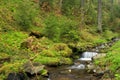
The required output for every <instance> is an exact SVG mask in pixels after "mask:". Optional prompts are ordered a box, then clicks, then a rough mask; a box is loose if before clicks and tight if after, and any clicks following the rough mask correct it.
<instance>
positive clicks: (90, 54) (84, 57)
mask: <svg viewBox="0 0 120 80" xmlns="http://www.w3.org/2000/svg"><path fill="white" fill-rule="evenodd" d="M97 54H98V53H96V52H84V53H83V54H82V56H81V58H79V59H78V61H79V62H77V63H74V65H73V66H71V67H69V69H85V68H86V64H84V63H83V64H82V62H85V61H92V57H94V56H96V55H97Z"/></svg>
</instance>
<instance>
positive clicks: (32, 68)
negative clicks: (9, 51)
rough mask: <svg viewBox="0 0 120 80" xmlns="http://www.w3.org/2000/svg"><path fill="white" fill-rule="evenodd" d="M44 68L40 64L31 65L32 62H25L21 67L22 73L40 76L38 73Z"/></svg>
mask: <svg viewBox="0 0 120 80" xmlns="http://www.w3.org/2000/svg"><path fill="white" fill-rule="evenodd" d="M44 67H45V66H44V65H42V64H40V63H32V62H27V63H25V64H24V65H23V69H24V71H25V72H26V73H29V74H31V75H34V74H40V71H42V70H43V69H44Z"/></svg>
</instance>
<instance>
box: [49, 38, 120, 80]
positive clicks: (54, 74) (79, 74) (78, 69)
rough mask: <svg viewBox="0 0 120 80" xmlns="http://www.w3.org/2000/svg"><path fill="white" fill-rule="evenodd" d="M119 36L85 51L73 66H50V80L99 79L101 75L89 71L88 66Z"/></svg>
mask: <svg viewBox="0 0 120 80" xmlns="http://www.w3.org/2000/svg"><path fill="white" fill-rule="evenodd" d="M118 40H120V39H119V38H112V39H111V41H110V42H108V43H103V44H101V45H99V46H96V47H94V48H93V49H91V50H88V51H86V52H83V53H82V55H80V56H81V57H80V58H79V59H77V60H75V61H74V64H73V65H71V66H60V67H56V68H48V70H49V72H50V76H49V78H48V80H99V79H100V78H99V77H96V76H94V75H93V73H88V72H87V71H86V67H87V64H88V63H91V62H92V58H93V57H94V56H97V55H98V53H99V52H100V50H102V49H106V48H108V47H111V46H112V45H113V44H114V43H115V42H116V41H118Z"/></svg>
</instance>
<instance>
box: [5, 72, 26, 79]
mask: <svg viewBox="0 0 120 80" xmlns="http://www.w3.org/2000/svg"><path fill="white" fill-rule="evenodd" d="M6 80H28V79H27V77H26V75H25V74H24V73H9V75H8V77H7V79H6Z"/></svg>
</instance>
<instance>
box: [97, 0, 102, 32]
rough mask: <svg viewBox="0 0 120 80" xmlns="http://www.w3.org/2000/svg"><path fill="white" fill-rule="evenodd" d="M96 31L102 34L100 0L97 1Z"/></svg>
mask: <svg viewBox="0 0 120 80" xmlns="http://www.w3.org/2000/svg"><path fill="white" fill-rule="evenodd" d="M98 31H99V32H100V33H102V0H98Z"/></svg>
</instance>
